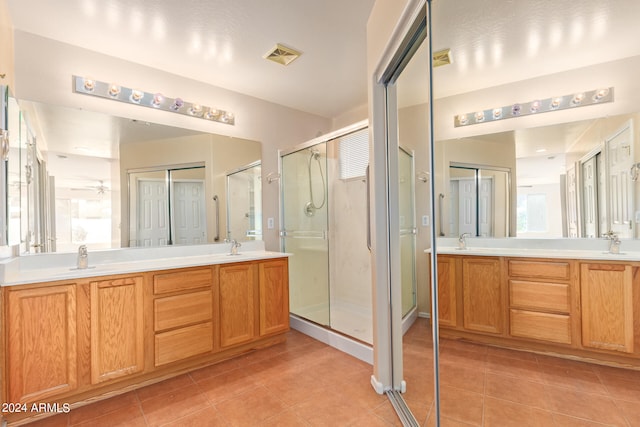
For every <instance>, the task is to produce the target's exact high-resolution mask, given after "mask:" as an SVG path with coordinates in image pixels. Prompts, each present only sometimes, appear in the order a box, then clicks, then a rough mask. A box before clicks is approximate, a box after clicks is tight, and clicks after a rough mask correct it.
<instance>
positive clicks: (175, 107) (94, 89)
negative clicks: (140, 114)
mask: <svg viewBox="0 0 640 427" xmlns="http://www.w3.org/2000/svg"><path fill="white" fill-rule="evenodd" d="M73 89H74V92H76V93H82V94H84V95H92V96H97V97H99V98H105V99H111V100H113V101H120V102H126V103H128V104H136V105H142V106H144V107H150V108H156V109H158V110H163V111H169V112H171V113H178V114H184V115H186V116H191V117H197V118H200V119H204V120H209V121H213V122H219V123H224V124H228V125H235V116H234V114H233V113H231V112H229V111H225V110H219V109H217V108H211V107H206V106H204V105H200V104H197V103H192V102H186V101H183V100H182V99H181V98H167V97H165V96H164V95H162V94H161V93H150V92H144V91H142V90H138V89H132V88H128V87H124V86H120V85H117V84H114V83H105V82H101V81H98V80H93V79H90V78H88V77H80V76H73Z"/></svg>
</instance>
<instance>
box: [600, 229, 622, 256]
mask: <svg viewBox="0 0 640 427" xmlns="http://www.w3.org/2000/svg"><path fill="white" fill-rule="evenodd" d="M602 237H604V238H605V239H608V240H609V253H610V254H619V253H620V244H621V243H622V242H620V238H619V237H618V235H617V234H615V233H614V232H613V231H611V230H609V231H607V232H606V233H604V234H603V235H602Z"/></svg>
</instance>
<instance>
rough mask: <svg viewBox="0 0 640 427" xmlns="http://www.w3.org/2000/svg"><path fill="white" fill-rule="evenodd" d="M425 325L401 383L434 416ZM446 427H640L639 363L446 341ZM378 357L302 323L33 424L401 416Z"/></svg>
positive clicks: (356, 421) (369, 422) (356, 422)
mask: <svg viewBox="0 0 640 427" xmlns="http://www.w3.org/2000/svg"><path fill="white" fill-rule="evenodd" d="M431 349H432V341H431V332H430V327H429V325H428V322H427V321H426V319H418V320H417V321H416V323H415V324H414V325H413V326H412V327H411V329H410V330H409V331H408V332H407V334H406V335H405V337H404V367H405V379H406V381H407V392H406V393H405V394H404V398H405V400H406V401H407V402H408V404H409V407H410V408H411V410H412V412H413V414H414V415H415V416H416V418H417V420H418V421H419V424H420V425H421V426H429V427H431V426H434V425H435V422H434V419H433V382H432V380H433V375H432V363H433V357H432V353H431ZM440 362H441V366H440V373H441V379H440V381H441V384H440V385H441V413H442V419H441V426H443V427H449V426H453V427H469V426H481V427H494V426H499V427H510V426H517V427H524V426H540V427H551V426H557V427H603V426H619V427H634V426H640V371H629V370H624V369H616V368H607V367H602V366H598V365H591V364H587V363H582V362H575V361H569V360H564V359H557V358H553V357H548V356H541V355H534V354H530V353H523V352H517V351H511V350H504V349H498V348H493V347H487V346H482V345H476V344H469V343H464V342H459V341H452V340H444V339H443V340H441V354H440ZM371 373H372V367H371V366H370V365H368V364H366V363H364V362H362V361H360V360H358V359H356V358H353V357H351V356H349V355H347V354H345V353H342V352H340V351H338V350H336V349H334V348H332V347H329V346H327V345H325V344H322V343H320V342H318V341H315V340H314V339H312V338H309V337H308V336H306V335H303V334H301V333H299V332H297V331H291V332H289V334H288V337H287V342H286V343H282V344H279V345H276V346H274V347H270V348H267V349H263V350H259V351H255V352H252V353H249V354H247V355H245V356H242V357H239V358H236V359H232V360H229V361H226V362H222V363H220V364H217V365H212V366H209V367H206V368H203V369H200V370H197V371H193V372H191V373H190V374H186V375H182V376H179V377H177V378H174V379H170V380H167V381H164V382H162V383H158V384H155V385H151V386H148V387H145V388H142V389H139V390H136V391H132V392H129V393H126V394H124V395H121V396H117V397H113V398H111V399H108V400H103V401H100V402H96V403H93V404H90V405H87V406H84V407H81V408H77V409H74V410H72V411H71V413H69V414H62V415H58V416H55V417H53V418H49V419H45V420H42V421H38V422H35V423H32V424H31V426H76V425H78V426H80V425H82V426H92V427H93V426H109V427H115V426H180V427H182V426H193V427H199V426H252V427H253V426H296V427H297V426H354V427H359V426H362V427H375V426H401V423H400V421H399V420H398V418H397V416H396V414H395V412H394V410H393V408H392V406H391V404H390V403H389V401H388V400H387V398H386V397H384V396H380V395H377V394H376V393H375V392H373V390H372V389H371V386H370V384H369V379H370V376H371Z"/></svg>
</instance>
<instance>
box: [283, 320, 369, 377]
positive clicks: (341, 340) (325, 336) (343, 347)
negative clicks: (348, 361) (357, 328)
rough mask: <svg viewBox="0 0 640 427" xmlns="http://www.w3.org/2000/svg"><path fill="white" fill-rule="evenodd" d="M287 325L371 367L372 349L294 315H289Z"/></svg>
mask: <svg viewBox="0 0 640 427" xmlns="http://www.w3.org/2000/svg"><path fill="white" fill-rule="evenodd" d="M289 325H290V326H291V328H293V329H295V330H296V331H300V332H302V333H303V334H305V335H309V336H310V337H312V338H314V339H317V340H318V341H321V342H323V343H325V344H327V345H330V346H331V347H333V348H336V349H338V350H340V351H342V352H344V353H347V354H349V355H351V356H353V357H355V358H357V359H360V360H362V361H363V362H367V363H368V364H370V365H373V347H371V346H370V345H367V344H364V343H362V342H360V341H356V340H354V339H351V338H349V337H347V336H344V335H341V334H339V333H337V332H334V331H332V330H331V329H328V328H325V327H322V326H320V325H317V324H315V323H312V322H309V321H308V320H305V319H302V318H300V317H298V316H296V315H293V314H291V315H289Z"/></svg>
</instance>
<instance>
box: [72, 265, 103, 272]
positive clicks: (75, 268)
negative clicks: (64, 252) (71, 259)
mask: <svg viewBox="0 0 640 427" xmlns="http://www.w3.org/2000/svg"><path fill="white" fill-rule="evenodd" d="M92 268H96V266H95V265H92V266H90V267H86V268H78V267H71V268H70V269H69V270H71V271H76V270H77V271H82V270H91V269H92Z"/></svg>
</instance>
